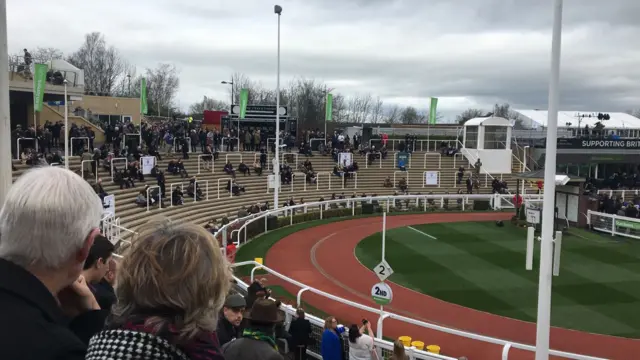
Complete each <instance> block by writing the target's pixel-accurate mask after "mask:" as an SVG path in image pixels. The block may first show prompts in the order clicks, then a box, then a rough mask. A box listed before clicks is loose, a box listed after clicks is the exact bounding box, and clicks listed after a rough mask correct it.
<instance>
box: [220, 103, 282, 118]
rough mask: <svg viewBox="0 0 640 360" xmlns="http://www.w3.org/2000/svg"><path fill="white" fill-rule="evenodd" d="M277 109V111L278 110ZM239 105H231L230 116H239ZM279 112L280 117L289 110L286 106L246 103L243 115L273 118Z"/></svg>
mask: <svg viewBox="0 0 640 360" xmlns="http://www.w3.org/2000/svg"><path fill="white" fill-rule="evenodd" d="M278 109H279V111H278ZM240 110H241V106H240V105H233V106H232V107H231V114H230V115H231V117H236V118H237V117H239V116H240V113H241V111H240ZM278 113H279V114H280V117H281V118H282V117H288V116H289V111H288V107H287V106H282V105H281V106H280V107H279V108H278V107H277V106H275V105H247V107H246V109H245V113H244V116H245V117H248V118H252V117H263V118H265V117H266V118H275V117H276V114H278Z"/></svg>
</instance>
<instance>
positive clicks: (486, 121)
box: [464, 116, 513, 127]
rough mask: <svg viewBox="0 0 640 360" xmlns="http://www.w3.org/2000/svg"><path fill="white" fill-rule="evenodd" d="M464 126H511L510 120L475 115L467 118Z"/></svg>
mask: <svg viewBox="0 0 640 360" xmlns="http://www.w3.org/2000/svg"><path fill="white" fill-rule="evenodd" d="M464 126H505V127H506V126H513V125H511V121H509V120H507V119H505V118H501V117H493V116H491V117H477V118H473V119H469V120H467V121H466V122H465V123H464Z"/></svg>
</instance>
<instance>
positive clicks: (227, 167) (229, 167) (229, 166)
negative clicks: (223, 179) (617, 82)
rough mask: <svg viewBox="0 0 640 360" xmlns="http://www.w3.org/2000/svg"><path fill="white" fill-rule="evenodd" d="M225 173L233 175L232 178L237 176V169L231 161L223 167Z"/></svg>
mask: <svg viewBox="0 0 640 360" xmlns="http://www.w3.org/2000/svg"><path fill="white" fill-rule="evenodd" d="M222 170H223V171H224V173H225V174H227V175H229V176H231V177H232V178H235V177H236V171H235V170H234V169H233V165H232V164H231V162H227V163H226V164H225V165H224V167H223V168H222Z"/></svg>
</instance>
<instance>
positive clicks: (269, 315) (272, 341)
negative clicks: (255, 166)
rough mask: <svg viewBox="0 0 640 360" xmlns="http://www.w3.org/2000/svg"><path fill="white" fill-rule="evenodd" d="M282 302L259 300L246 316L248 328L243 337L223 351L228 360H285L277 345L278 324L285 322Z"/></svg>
mask: <svg viewBox="0 0 640 360" xmlns="http://www.w3.org/2000/svg"><path fill="white" fill-rule="evenodd" d="M279 306H280V302H278V301H272V300H269V299H258V300H256V301H255V302H254V303H253V306H252V307H251V311H249V313H247V314H246V315H245V317H246V319H247V320H248V323H247V327H246V328H245V329H244V330H243V331H242V337H241V338H239V339H237V340H235V341H232V342H229V343H227V344H226V345H225V346H223V348H222V350H223V353H224V356H225V358H226V359H247V360H248V359H255V360H284V357H283V356H282V355H281V354H280V352H279V351H278V345H277V343H276V336H275V327H276V324H279V323H282V322H283V321H284V316H283V315H282V313H281V312H280V311H279V309H278V307H279Z"/></svg>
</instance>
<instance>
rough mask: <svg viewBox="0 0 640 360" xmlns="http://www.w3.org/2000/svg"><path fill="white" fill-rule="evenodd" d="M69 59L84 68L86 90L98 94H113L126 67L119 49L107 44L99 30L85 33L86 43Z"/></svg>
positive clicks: (78, 66) (68, 59)
mask: <svg viewBox="0 0 640 360" xmlns="http://www.w3.org/2000/svg"><path fill="white" fill-rule="evenodd" d="M67 61H68V62H69V63H71V64H73V65H74V66H76V67H77V68H79V69H82V70H84V87H85V92H86V93H93V94H98V95H111V94H112V93H113V90H114V87H115V86H116V83H117V81H118V79H119V78H120V77H121V76H122V74H123V72H124V71H125V67H126V66H125V65H126V63H125V62H124V61H123V60H122V58H121V57H120V53H119V52H118V50H117V49H116V48H115V47H113V46H107V43H106V41H105V39H104V36H102V34H100V33H99V32H92V33H90V34H87V35H85V40H84V43H83V44H82V45H81V46H80V48H79V49H78V50H76V52H74V53H73V54H71V56H69V57H68V58H67Z"/></svg>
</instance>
